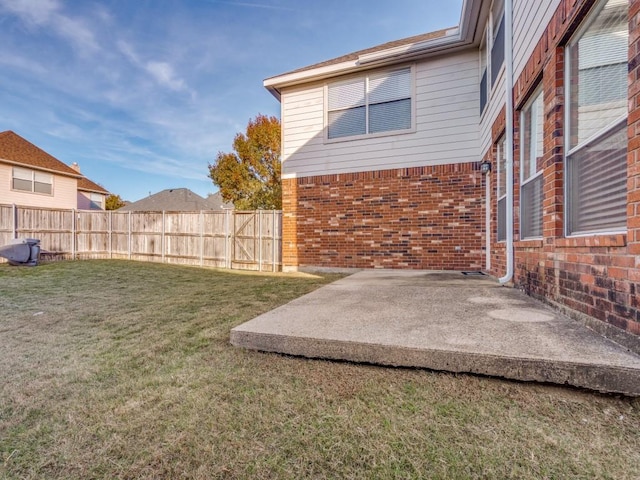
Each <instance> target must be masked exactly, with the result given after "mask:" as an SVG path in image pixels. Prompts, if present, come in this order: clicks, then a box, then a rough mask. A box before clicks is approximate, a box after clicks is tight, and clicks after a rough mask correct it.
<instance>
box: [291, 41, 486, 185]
mask: <svg viewBox="0 0 640 480" xmlns="http://www.w3.org/2000/svg"><path fill="white" fill-rule="evenodd" d="M415 69H416V89H415V91H416V102H415V105H416V112H415V113H416V130H415V132H412V133H405V134H401V135H386V136H384V135H383V136H378V137H374V138H364V139H359V140H348V141H343V142H336V143H325V135H324V83H321V82H319V83H315V84H310V85H305V86H304V87H295V88H289V89H285V90H284V91H283V92H282V97H281V98H282V125H283V175H285V176H293V175H295V176H298V177H304V176H312V175H322V174H328V173H346V172H360V171H369V170H385V169H391V168H405V167H415V166H426V165H438V164H445V163H463V162H473V161H478V160H479V159H480V158H479V154H478V146H479V144H478V136H479V135H478V125H479V105H480V93H479V78H478V53H477V52H476V51H469V52H464V53H458V54H453V55H449V56H445V57H440V58H436V59H430V60H427V61H424V62H420V63H418V64H417V65H416V67H415Z"/></svg>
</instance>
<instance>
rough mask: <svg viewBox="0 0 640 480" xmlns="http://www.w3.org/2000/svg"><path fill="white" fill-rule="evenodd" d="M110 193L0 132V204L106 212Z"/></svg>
mask: <svg viewBox="0 0 640 480" xmlns="http://www.w3.org/2000/svg"><path fill="white" fill-rule="evenodd" d="M108 195H109V192H108V191H107V190H105V189H104V188H102V187H101V186H100V185H97V184H96V183H94V182H92V181H91V180H89V179H88V178H86V177H84V176H83V175H82V174H81V173H80V169H79V168H78V166H77V164H73V165H72V166H71V167H70V166H68V165H65V164H64V163H63V162H61V161H60V160H58V159H57V158H55V157H53V156H51V155H49V154H48V153H47V152H45V151H44V150H42V149H40V148H38V147H36V146H35V145H34V144H32V143H31V142H28V141H27V140H25V139H24V138H22V137H21V136H20V135H17V134H16V133H14V132H12V131H5V132H0V204H16V205H21V206H25V207H46V208H59V209H100V210H104V208H105V199H106V197H107V196H108Z"/></svg>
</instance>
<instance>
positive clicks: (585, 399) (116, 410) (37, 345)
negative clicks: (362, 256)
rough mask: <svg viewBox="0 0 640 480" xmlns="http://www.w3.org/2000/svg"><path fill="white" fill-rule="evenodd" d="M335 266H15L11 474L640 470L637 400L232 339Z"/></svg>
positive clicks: (5, 433)
mask: <svg viewBox="0 0 640 480" xmlns="http://www.w3.org/2000/svg"><path fill="white" fill-rule="evenodd" d="M331 279H332V278H331V277H324V278H311V277H308V278H295V277H287V276H283V275H280V276H265V275H237V274H232V273H224V272H219V271H212V270H202V269H195V268H183V267H174V266H166V265H155V264H144V263H131V262H122V261H87V262H64V263H56V264H49V265H44V266H40V267H37V268H33V269H21V268H10V267H8V266H6V265H0V311H1V312H2V317H1V318H0V347H1V348H0V477H6V478H47V479H56V478H202V479H206V478H252V479H253V478H255V479H266V478H291V479H294V478H295V479H299V478H318V479H324V478H327V479H328V478H367V479H368V478H382V479H384V478H585V479H586V478H589V479H591V478H612V479H624V478H629V479H632V478H639V477H640V404H639V403H638V401H637V400H630V399H625V398H619V397H610V396H601V395H596V394H592V393H588V392H582V391H578V390H572V389H564V388H560V387H552V386H544V385H535V384H521V383H515V382H506V381H501V380H496V379H488V378H481V377H474V376H468V375H451V374H444V373H434V372H428V371H424V370H411V369H391V368H379V367H373V366H365V365H353V364H348V363H336V362H325V361H313V360H305V359H299V358H291V357H285V356H279V355H273V354H262V353H257V352H250V351H244V350H241V349H237V348H234V347H232V346H230V345H229V343H228V338H229V329H230V328H232V327H233V326H235V325H237V324H239V323H241V322H243V321H245V320H248V319H250V318H252V317H254V316H256V315H258V314H260V313H262V312H264V311H267V310H269V309H271V308H273V307H275V306H276V305H279V304H282V303H285V302H286V301H289V300H290V299H292V298H295V297H297V296H300V295H302V294H304V293H306V292H308V291H310V290H312V289H314V288H317V287H318V286H320V285H322V284H324V283H326V282H328V281H330V280H331Z"/></svg>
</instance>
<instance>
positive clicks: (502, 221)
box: [496, 136, 507, 242]
mask: <svg viewBox="0 0 640 480" xmlns="http://www.w3.org/2000/svg"><path fill="white" fill-rule="evenodd" d="M506 145H507V139H506V137H505V136H502V138H501V139H500V140H498V143H497V145H496V166H497V173H498V195H497V197H498V219H497V220H498V232H497V238H498V241H499V242H502V241H504V240H506V239H507V152H506Z"/></svg>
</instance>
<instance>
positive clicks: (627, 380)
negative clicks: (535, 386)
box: [230, 330, 640, 396]
mask: <svg viewBox="0 0 640 480" xmlns="http://www.w3.org/2000/svg"><path fill="white" fill-rule="evenodd" d="M230 340H231V344H232V345H234V346H236V347H242V348H247V349H251V350H259V351H263V352H273V353H280V354H286V355H293V356H299V357H306V358H316V359H330V360H342V361H349V362H356V363H368V364H374V365H384V366H392V367H413V368H425V369H428V370H434V371H443V372H453V373H471V374H476V375H485V376H491V377H500V378H505V379H509V380H517V381H525V382H544V383H554V384H559V385H571V386H573V387H580V388H586V389H589V390H594V391H597V392H601V393H620V394H624V395H628V396H640V383H638V371H637V370H636V369H632V368H625V367H620V366H610V365H607V366H603V365H593V364H582V363H571V362H562V363H558V362H554V361H549V360H545V359H533V358H514V357H508V356H499V355H489V354H478V353H470V352H451V351H444V350H428V349H418V348H409V347H401V346H397V345H380V344H369V343H359V342H350V341H336V340H324V339H318V338H305V337H292V336H290V335H275V334H266V333H255V332H243V331H238V330H232V331H231V338H230Z"/></svg>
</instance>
